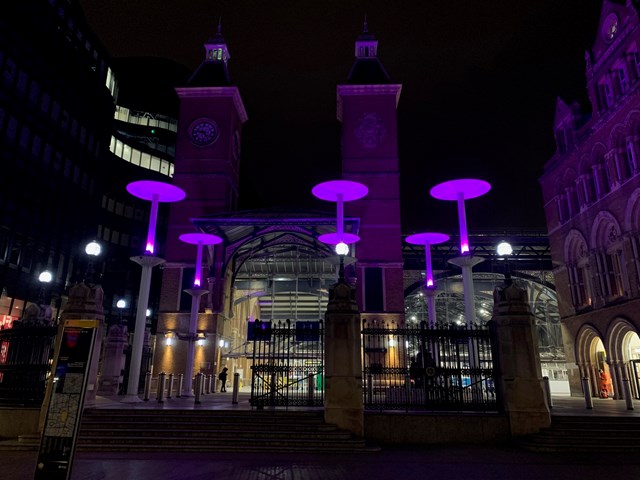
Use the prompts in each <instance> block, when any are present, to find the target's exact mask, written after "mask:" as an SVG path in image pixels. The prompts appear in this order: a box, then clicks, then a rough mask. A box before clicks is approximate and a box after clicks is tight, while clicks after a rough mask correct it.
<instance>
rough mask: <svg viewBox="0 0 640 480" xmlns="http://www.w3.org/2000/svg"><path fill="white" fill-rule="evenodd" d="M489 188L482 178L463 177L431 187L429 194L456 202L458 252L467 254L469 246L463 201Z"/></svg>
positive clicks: (483, 192) (469, 250)
mask: <svg viewBox="0 0 640 480" xmlns="http://www.w3.org/2000/svg"><path fill="white" fill-rule="evenodd" d="M489 190H491V185H489V183H488V182H485V181H484V180H475V179H472V178H463V179H459V180H450V181H448V182H444V183H440V184H438V185H436V186H435V187H433V188H432V189H431V192H430V193H431V196H432V197H434V198H437V199H439V200H455V201H456V202H458V222H459V224H460V254H461V255H469V253H470V252H471V247H470V245H469V236H468V234H467V215H466V212H465V209H464V201H465V200H469V199H471V198H476V197H480V196H482V195H484V194H485V193H487V192H488V191H489Z"/></svg>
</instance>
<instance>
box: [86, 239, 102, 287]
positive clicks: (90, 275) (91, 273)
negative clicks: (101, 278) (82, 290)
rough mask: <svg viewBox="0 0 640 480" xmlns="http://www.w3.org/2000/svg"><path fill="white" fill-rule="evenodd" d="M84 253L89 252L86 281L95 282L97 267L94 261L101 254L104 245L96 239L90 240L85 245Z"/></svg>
mask: <svg viewBox="0 0 640 480" xmlns="http://www.w3.org/2000/svg"><path fill="white" fill-rule="evenodd" d="M84 253H86V254H87V257H88V260H87V270H86V272H85V275H84V276H85V281H86V282H87V283H94V282H95V268H94V265H93V262H94V261H95V260H96V259H97V258H98V257H99V256H100V254H101V253H102V247H101V246H100V244H99V243H98V242H96V241H95V240H92V241H90V242H89V243H87V244H86V245H85V246H84Z"/></svg>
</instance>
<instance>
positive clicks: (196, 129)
mask: <svg viewBox="0 0 640 480" xmlns="http://www.w3.org/2000/svg"><path fill="white" fill-rule="evenodd" d="M219 134H220V129H219V128H218V125H217V124H216V122H214V121H213V120H209V119H208V118H201V119H198V120H196V121H195V122H193V123H192V124H191V126H190V127H189V137H190V138H191V142H192V143H193V144H194V145H197V146H199V147H206V146H207V145H211V144H212V143H213V142H215V141H216V140H217V139H218V135H219Z"/></svg>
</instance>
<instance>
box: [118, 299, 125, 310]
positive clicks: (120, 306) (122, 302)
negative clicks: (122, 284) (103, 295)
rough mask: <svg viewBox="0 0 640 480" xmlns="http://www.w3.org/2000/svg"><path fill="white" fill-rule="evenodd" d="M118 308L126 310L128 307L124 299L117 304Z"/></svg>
mask: <svg viewBox="0 0 640 480" xmlns="http://www.w3.org/2000/svg"><path fill="white" fill-rule="evenodd" d="M116 307H118V308H126V307H127V302H126V301H124V300H123V299H122V298H121V299H120V300H118V301H117V302H116Z"/></svg>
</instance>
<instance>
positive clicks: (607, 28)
mask: <svg viewBox="0 0 640 480" xmlns="http://www.w3.org/2000/svg"><path fill="white" fill-rule="evenodd" d="M617 33H618V16H617V15H616V14H615V13H610V14H609V15H607V18H605V19H604V23H603V24H602V36H603V37H604V39H605V40H606V41H607V42H610V41H611V40H613V37H615V36H616V34H617Z"/></svg>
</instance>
